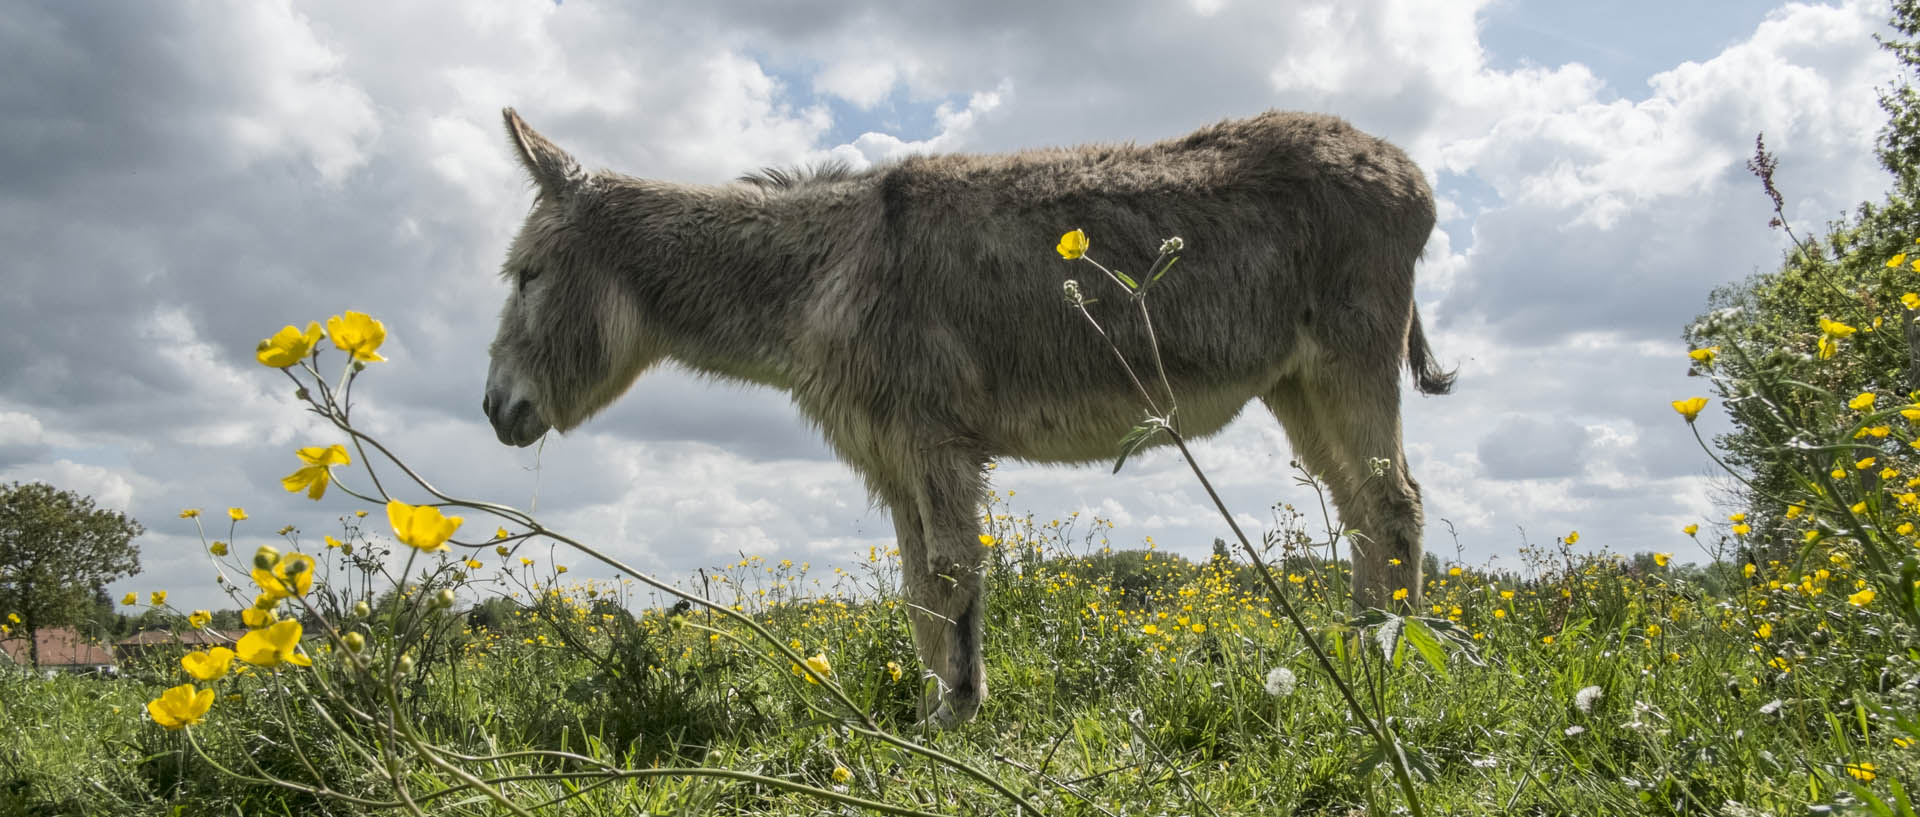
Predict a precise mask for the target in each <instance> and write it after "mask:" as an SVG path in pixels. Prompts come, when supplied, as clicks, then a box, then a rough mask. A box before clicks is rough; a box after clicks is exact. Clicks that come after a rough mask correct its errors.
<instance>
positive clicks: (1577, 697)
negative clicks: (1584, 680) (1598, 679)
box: [1573, 686, 1606, 715]
mask: <svg viewBox="0 0 1920 817" xmlns="http://www.w3.org/2000/svg"><path fill="white" fill-rule="evenodd" d="M1605 694H1606V692H1605V691H1604V690H1602V689H1601V688H1599V687H1597V686H1591V687H1583V688H1581V690H1580V691H1579V692H1575V693H1573V708H1575V709H1578V710H1580V714H1582V715H1591V714H1593V705H1594V704H1597V703H1599V702H1600V698H1601V696H1603V695H1605Z"/></svg>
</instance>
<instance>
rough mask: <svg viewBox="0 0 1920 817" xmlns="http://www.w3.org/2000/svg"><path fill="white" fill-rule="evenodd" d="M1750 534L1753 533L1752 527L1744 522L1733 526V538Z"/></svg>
mask: <svg viewBox="0 0 1920 817" xmlns="http://www.w3.org/2000/svg"><path fill="white" fill-rule="evenodd" d="M1752 532H1753V526H1752V525H1749V524H1747V523H1745V522H1742V523H1740V524H1738V525H1734V526H1733V535H1735V536H1745V535H1747V534H1749V533H1752Z"/></svg>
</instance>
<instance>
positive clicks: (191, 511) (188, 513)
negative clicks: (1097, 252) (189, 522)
mask: <svg viewBox="0 0 1920 817" xmlns="http://www.w3.org/2000/svg"><path fill="white" fill-rule="evenodd" d="M199 515H200V509H199V508H187V509H186V510H183V511H181V512H180V518H181V519H192V518H194V517H197V516H199Z"/></svg>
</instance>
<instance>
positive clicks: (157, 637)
mask: <svg viewBox="0 0 1920 817" xmlns="http://www.w3.org/2000/svg"><path fill="white" fill-rule="evenodd" d="M243 635H246V633H245V632H244V631H235V632H231V633H223V632H220V631H218V630H212V631H208V630H188V631H186V632H182V633H176V632H174V631H172V630H147V631H145V632H142V633H139V634H137V635H131V636H128V637H126V638H122V639H120V640H119V641H115V642H113V645H114V646H115V647H134V648H136V649H137V648H142V647H169V646H173V645H174V644H176V643H177V644H180V645H181V646H185V647H214V646H232V645H233V642H235V641H238V640H240V636H243Z"/></svg>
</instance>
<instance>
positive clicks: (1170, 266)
mask: <svg viewBox="0 0 1920 817" xmlns="http://www.w3.org/2000/svg"><path fill="white" fill-rule="evenodd" d="M1179 260H1180V256H1177V255H1176V256H1174V257H1172V258H1169V259H1167V265H1166V266H1164V267H1161V268H1160V271H1159V272H1156V273H1154V274H1153V281H1158V280H1160V279H1161V278H1163V277H1166V274H1167V270H1170V269H1173V264H1174V262H1175V261H1179ZM1148 283H1152V281H1149V282H1148Z"/></svg>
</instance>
